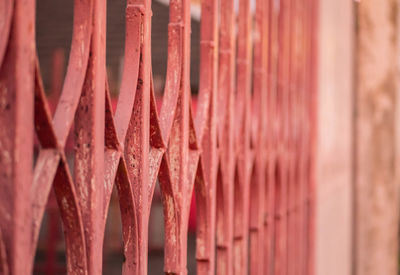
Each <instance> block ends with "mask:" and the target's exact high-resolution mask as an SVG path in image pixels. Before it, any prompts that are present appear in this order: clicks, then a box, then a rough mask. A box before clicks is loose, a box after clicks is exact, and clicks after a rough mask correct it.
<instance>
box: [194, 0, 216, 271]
mask: <svg viewBox="0 0 400 275" xmlns="http://www.w3.org/2000/svg"><path fill="white" fill-rule="evenodd" d="M218 6H219V3H218V1H214V0H204V1H202V3H201V10H202V16H201V26H200V28H201V29H200V84H199V98H198V107H197V110H198V111H197V114H196V120H195V127H196V133H197V134H198V140H199V143H200V145H201V147H202V149H203V152H202V156H201V158H200V165H201V167H202V171H203V175H201V174H199V173H198V176H197V177H196V183H195V190H196V208H197V232H196V259H197V274H199V275H203V274H209V275H211V274H214V273H215V230H216V221H215V217H216V179H217V164H218V155H217V122H218V120H217V119H218V117H217V95H218V94H217V84H218V82H217V80H218V75H217V73H218V48H219V46H218V18H219V17H218V15H219V11H218Z"/></svg>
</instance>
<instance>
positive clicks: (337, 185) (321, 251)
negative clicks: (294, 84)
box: [315, 0, 353, 275]
mask: <svg viewBox="0 0 400 275" xmlns="http://www.w3.org/2000/svg"><path fill="white" fill-rule="evenodd" d="M319 10H320V13H319V33H318V35H319V61H318V62H319V72H318V73H319V78H318V81H319V84H318V85H319V86H318V88H319V91H318V107H317V109H318V113H317V117H318V137H317V140H318V141H317V142H318V145H317V159H316V160H317V166H316V181H317V217H316V219H317V221H316V267H315V268H316V272H315V274H316V275H348V274H351V261H352V251H351V245H352V216H351V215H352V183H351V182H352V174H351V170H352V159H351V157H352V146H351V144H352V127H353V126H352V109H353V104H352V102H353V82H352V80H353V1H351V0H335V1H332V0H321V1H320V6H319Z"/></svg>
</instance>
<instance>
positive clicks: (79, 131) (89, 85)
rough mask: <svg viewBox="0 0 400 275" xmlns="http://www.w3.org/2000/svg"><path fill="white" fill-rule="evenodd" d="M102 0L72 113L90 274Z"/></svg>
mask: <svg viewBox="0 0 400 275" xmlns="http://www.w3.org/2000/svg"><path fill="white" fill-rule="evenodd" d="M105 9H106V2H105V0H95V1H94V16H93V29H92V35H91V48H90V57H89V62H88V68H87V71H86V78H85V82H84V85H83V91H82V94H81V97H80V101H79V104H78V108H77V111H76V114H75V132H74V134H75V162H74V171H75V172H74V177H75V184H76V187H77V194H78V197H79V203H80V207H81V211H82V218H83V225H84V228H85V233H86V234H85V237H86V247H87V250H86V252H87V260H88V271H89V274H102V258H103V257H102V256H103V253H102V247H103V234H104V229H103V227H102V225H103V216H104V214H103V213H102V211H101V210H102V209H103V207H102V206H101V205H102V203H103V196H104V175H103V171H104V124H105V118H104V116H105V109H104V108H105V94H104V93H105V83H106V81H105V36H106V35H105V32H106V28H105V26H106V25H105V21H106V10H105Z"/></svg>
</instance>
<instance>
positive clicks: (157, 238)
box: [148, 181, 165, 275]
mask: <svg viewBox="0 0 400 275" xmlns="http://www.w3.org/2000/svg"><path fill="white" fill-rule="evenodd" d="M164 232H165V231H164V214H163V204H162V200H161V190H160V186H159V184H158V181H157V184H156V186H155V188H154V195H153V200H152V202H151V208H150V218H149V252H148V274H149V275H156V274H163V271H164Z"/></svg>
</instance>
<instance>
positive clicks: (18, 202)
mask: <svg viewBox="0 0 400 275" xmlns="http://www.w3.org/2000/svg"><path fill="white" fill-rule="evenodd" d="M6 2H7V1H6ZM4 5H5V6H4ZM1 13H2V14H4V15H5V17H4V19H5V23H6V24H5V26H4V27H3V28H2V30H1V34H2V35H4V36H3V37H0V41H2V42H0V44H1V45H0V62H1V63H0V67H1V68H0V125H1V126H0V167H1V171H2V172H1V176H0V209H1V210H0V231H1V235H2V242H3V245H4V248H5V252H6V255H4V258H3V259H2V261H5V262H3V263H2V264H1V265H2V266H3V268H2V269H3V271H4V272H6V270H8V272H9V273H10V274H17V275H18V274H28V273H29V272H30V270H29V269H30V265H29V264H28V262H25V263H24V262H21V259H27V258H29V255H30V237H31V231H30V229H31V228H30V227H29V226H26V221H29V219H30V217H31V205H30V203H29V202H30V200H31V193H30V188H31V183H32V166H33V113H34V110H33V87H34V86H33V84H34V62H33V61H34V52H35V49H34V45H35V44H34V43H33V41H34V37H35V34H34V31H35V30H34V28H32V26H34V22H35V1H33V0H25V1H21V0H20V1H15V2H13V1H11V2H9V3H8V4H7V3H5V4H3V5H2V11H1ZM11 18H12V19H11ZM7 19H8V20H7ZM10 20H12V21H10ZM8 35H9V37H8ZM3 41H4V42H3ZM7 41H8V42H7ZM3 56H4V57H3Z"/></svg>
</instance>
